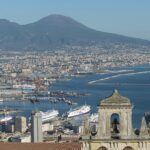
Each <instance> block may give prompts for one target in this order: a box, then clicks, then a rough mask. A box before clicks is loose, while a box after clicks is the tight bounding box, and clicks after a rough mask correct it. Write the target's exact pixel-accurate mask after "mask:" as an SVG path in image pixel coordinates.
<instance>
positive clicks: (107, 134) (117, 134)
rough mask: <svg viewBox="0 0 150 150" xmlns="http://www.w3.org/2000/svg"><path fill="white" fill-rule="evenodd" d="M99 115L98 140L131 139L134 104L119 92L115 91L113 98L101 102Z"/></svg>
mask: <svg viewBox="0 0 150 150" xmlns="http://www.w3.org/2000/svg"><path fill="white" fill-rule="evenodd" d="M98 115H99V120H98V133H97V138H98V139H111V138H116V139H118V138H119V139H127V138H131V136H132V132H133V128H132V104H131V102H130V100H129V99H128V98H126V97H123V96H121V95H120V93H119V92H118V91H117V90H114V92H113V93H112V95H111V96H109V97H107V98H105V99H103V100H101V102H100V107H99V110H98ZM113 116H114V118H113Z"/></svg>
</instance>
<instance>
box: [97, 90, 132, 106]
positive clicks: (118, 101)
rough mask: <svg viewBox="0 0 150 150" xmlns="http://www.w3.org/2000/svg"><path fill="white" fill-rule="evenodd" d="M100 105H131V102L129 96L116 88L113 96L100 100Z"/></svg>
mask: <svg viewBox="0 0 150 150" xmlns="http://www.w3.org/2000/svg"><path fill="white" fill-rule="evenodd" d="M100 105H131V102H130V100H129V99H128V98H127V97H123V96H121V95H120V94H119V92H118V90H114V92H113V93H112V95H111V96H109V97H107V98H105V99H103V100H102V101H101V102H100Z"/></svg>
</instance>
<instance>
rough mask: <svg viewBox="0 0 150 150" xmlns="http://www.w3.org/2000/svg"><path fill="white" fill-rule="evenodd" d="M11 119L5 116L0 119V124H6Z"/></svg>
mask: <svg viewBox="0 0 150 150" xmlns="http://www.w3.org/2000/svg"><path fill="white" fill-rule="evenodd" d="M12 119H13V117H12V116H6V115H4V116H2V117H0V123H6V122H8V121H10V120H12Z"/></svg>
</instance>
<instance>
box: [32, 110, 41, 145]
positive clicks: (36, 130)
mask: <svg viewBox="0 0 150 150" xmlns="http://www.w3.org/2000/svg"><path fill="white" fill-rule="evenodd" d="M31 142H34V143H37V142H43V133H42V116H41V113H40V112H37V111H33V112H32V114H31Z"/></svg>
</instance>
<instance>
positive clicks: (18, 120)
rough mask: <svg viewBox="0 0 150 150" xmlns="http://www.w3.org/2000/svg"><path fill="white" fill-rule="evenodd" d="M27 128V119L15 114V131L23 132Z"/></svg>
mask: <svg viewBox="0 0 150 150" xmlns="http://www.w3.org/2000/svg"><path fill="white" fill-rule="evenodd" d="M26 129H27V120H26V117H23V116H21V117H20V116H16V117H15V131H17V132H20V133H23V132H25V131H26Z"/></svg>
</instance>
